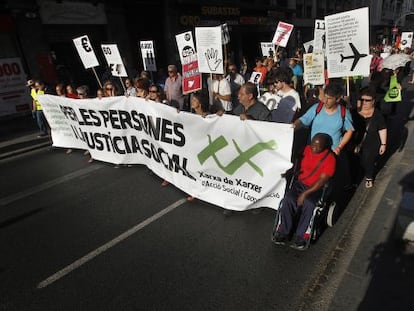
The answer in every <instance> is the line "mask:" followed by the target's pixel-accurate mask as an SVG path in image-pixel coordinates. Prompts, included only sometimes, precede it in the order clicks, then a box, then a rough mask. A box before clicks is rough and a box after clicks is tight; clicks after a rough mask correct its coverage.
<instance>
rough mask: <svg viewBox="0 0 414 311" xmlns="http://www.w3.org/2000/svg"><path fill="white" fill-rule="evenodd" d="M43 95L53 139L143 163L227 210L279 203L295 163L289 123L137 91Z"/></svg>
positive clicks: (96, 154) (106, 157)
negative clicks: (206, 109)
mask: <svg viewBox="0 0 414 311" xmlns="http://www.w3.org/2000/svg"><path fill="white" fill-rule="evenodd" d="M38 99H39V101H40V102H41V104H42V107H43V110H44V113H45V116H46V118H47V120H48V122H49V124H50V126H51V130H52V139H53V146H56V147H63V148H80V149H87V150H89V152H90V154H91V156H92V157H93V158H94V159H97V160H100V161H105V162H110V163H116V164H144V165H146V166H147V167H148V168H150V169H151V170H152V171H153V172H154V173H155V174H157V175H158V176H160V177H161V178H163V179H165V180H167V181H169V182H170V183H172V184H174V185H175V186H176V187H178V188H179V189H181V190H183V191H184V192H186V193H188V194H189V195H192V196H194V197H196V198H199V199H201V200H204V201H207V202H210V203H212V204H215V205H218V206H221V207H224V208H227V209H233V210H238V211H243V210H247V209H252V208H257V207H269V208H273V209H277V208H278V205H279V203H280V199H281V198H282V197H283V194H284V191H285V185H286V182H285V179H284V178H283V177H282V176H281V175H282V174H283V173H285V172H286V170H287V169H289V168H290V167H291V166H292V164H291V163H290V159H291V150H292V142H293V128H292V126H291V125H290V124H278V123H275V122H265V121H251V120H247V121H242V120H240V118H239V117H237V116H231V115H223V116H221V117H219V116H217V115H215V114H214V115H209V116H207V117H206V118H202V117H201V116H199V115H196V114H192V113H186V112H180V113H177V110H176V109H175V108H173V107H170V106H168V105H163V104H157V103H152V104H148V101H146V100H145V99H143V98H138V97H132V96H129V97H125V96H117V97H105V98H103V99H98V98H94V99H70V98H63V97H58V96H53V95H39V97H38ZM160 191H161V189H160ZM160 195H162V194H161V192H160Z"/></svg>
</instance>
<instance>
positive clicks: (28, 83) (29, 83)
mask: <svg viewBox="0 0 414 311" xmlns="http://www.w3.org/2000/svg"><path fill="white" fill-rule="evenodd" d="M33 84H34V81H33V80H28V81H27V84H26V86H32V85H33Z"/></svg>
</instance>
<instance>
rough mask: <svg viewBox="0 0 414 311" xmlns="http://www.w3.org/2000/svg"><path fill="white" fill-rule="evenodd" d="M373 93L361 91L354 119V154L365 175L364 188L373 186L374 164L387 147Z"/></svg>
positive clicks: (382, 118) (385, 127) (385, 129)
mask: <svg viewBox="0 0 414 311" xmlns="http://www.w3.org/2000/svg"><path fill="white" fill-rule="evenodd" d="M375 95H376V94H375V91H374V90H372V89H369V88H365V89H362V90H361V92H360V99H359V100H358V102H357V111H358V114H357V116H356V117H355V127H356V135H355V140H356V147H355V148H354V153H355V154H357V155H359V157H360V165H361V167H362V168H363V170H364V174H365V187H366V188H372V186H373V185H374V176H375V173H376V172H375V164H376V162H377V160H378V158H379V157H380V156H381V155H383V154H384V153H385V151H386V147H387V125H386V122H385V120H384V117H383V116H382V114H381V112H380V111H379V110H378V109H376V108H375Z"/></svg>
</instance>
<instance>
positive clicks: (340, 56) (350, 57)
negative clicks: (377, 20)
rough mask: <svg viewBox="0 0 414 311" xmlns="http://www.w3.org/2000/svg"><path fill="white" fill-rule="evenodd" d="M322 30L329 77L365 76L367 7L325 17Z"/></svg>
mask: <svg viewBox="0 0 414 311" xmlns="http://www.w3.org/2000/svg"><path fill="white" fill-rule="evenodd" d="M325 29H326V57H327V62H328V76H329V78H339V77H347V76H356V75H362V76H368V75H369V66H370V63H371V57H370V54H369V12H368V8H362V9H357V10H352V11H347V12H342V13H338V14H333V15H329V16H325Z"/></svg>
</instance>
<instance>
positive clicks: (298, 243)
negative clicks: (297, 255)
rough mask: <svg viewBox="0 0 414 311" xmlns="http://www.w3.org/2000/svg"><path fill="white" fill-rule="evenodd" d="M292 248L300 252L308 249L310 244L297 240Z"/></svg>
mask: <svg viewBox="0 0 414 311" xmlns="http://www.w3.org/2000/svg"><path fill="white" fill-rule="evenodd" d="M290 247H291V248H294V249H296V250H298V251H304V250H306V249H307V248H308V243H307V241H305V240H299V239H297V240H296V241H295V242H294V243H293V244H292V245H290Z"/></svg>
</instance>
